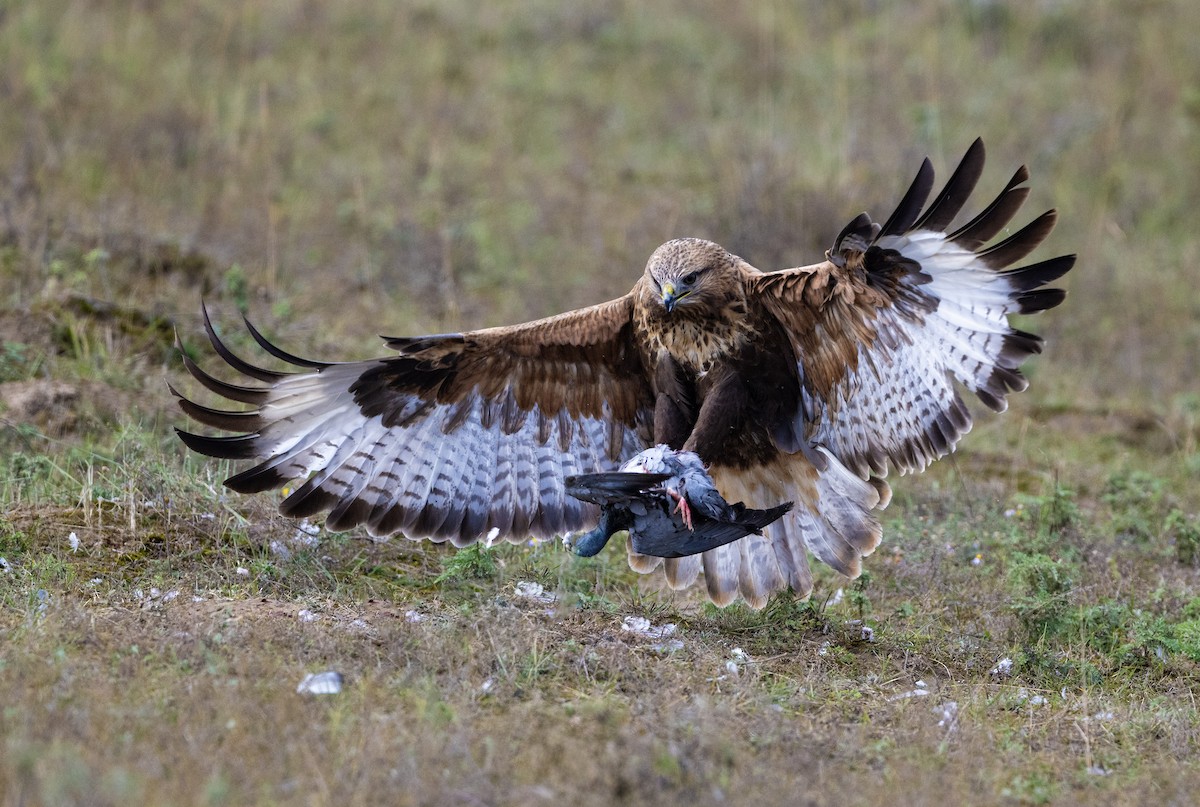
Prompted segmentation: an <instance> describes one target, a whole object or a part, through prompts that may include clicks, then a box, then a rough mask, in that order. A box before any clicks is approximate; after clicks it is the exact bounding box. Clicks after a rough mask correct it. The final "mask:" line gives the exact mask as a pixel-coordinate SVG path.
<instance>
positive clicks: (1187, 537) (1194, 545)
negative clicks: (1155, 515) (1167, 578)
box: [1164, 509, 1200, 566]
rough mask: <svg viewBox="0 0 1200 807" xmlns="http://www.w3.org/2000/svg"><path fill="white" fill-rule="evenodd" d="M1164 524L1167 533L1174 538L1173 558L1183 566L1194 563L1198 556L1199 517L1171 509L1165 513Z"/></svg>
mask: <svg viewBox="0 0 1200 807" xmlns="http://www.w3.org/2000/svg"><path fill="white" fill-rule="evenodd" d="M1164 526H1165V527H1166V530H1167V534H1168V535H1171V536H1172V537H1173V538H1174V539H1175V560H1177V561H1179V562H1180V563H1182V564H1183V565H1184V566H1193V565H1195V563H1196V559H1197V557H1198V556H1200V519H1197V518H1196V517H1195V516H1190V517H1189V516H1187V515H1184V513H1183V512H1182V511H1181V510H1179V509H1173V510H1171V512H1170V513H1169V514H1168V515H1167V520H1166V524H1165V525H1164Z"/></svg>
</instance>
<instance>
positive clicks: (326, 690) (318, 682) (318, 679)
mask: <svg viewBox="0 0 1200 807" xmlns="http://www.w3.org/2000/svg"><path fill="white" fill-rule="evenodd" d="M341 691H342V674H341V673H340V672H337V671H335V670H326V671H325V672H319V673H309V674H308V675H306V676H304V678H303V680H301V681H300V685H299V686H298V687H296V692H297V693H299V694H301V695H336V694H338V693H339V692H341Z"/></svg>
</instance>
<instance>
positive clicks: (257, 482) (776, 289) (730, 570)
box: [179, 141, 1075, 608]
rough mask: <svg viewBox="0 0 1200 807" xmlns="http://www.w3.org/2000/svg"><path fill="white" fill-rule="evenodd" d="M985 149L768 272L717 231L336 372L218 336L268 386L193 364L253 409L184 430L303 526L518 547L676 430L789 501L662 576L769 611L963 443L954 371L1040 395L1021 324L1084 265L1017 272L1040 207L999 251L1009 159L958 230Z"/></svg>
mask: <svg viewBox="0 0 1200 807" xmlns="http://www.w3.org/2000/svg"><path fill="white" fill-rule="evenodd" d="M983 164H984V148H983V144H982V142H981V141H976V142H975V143H974V144H972V146H971V147H970V149H969V150H968V151H967V153H966V155H965V156H964V157H963V159H962V162H961V163H960V164H959V166H958V168H957V169H956V170H955V171H954V173H953V174H952V175H951V177H950V179H949V180H948V181H947V183H946V185H945V187H944V188H942V190H941V191H940V192H938V193H937V194H936V195H935V196H934V197H933V201H932V202H931V203H930V204H929V205H928V207H926V202H927V200H928V199H929V196H930V192H931V191H932V189H933V167H932V164H931V163H930V162H929V160H928V159H926V160H925V161H924V163H923V164H922V165H921V168H920V170H919V171H918V173H917V176H916V179H915V180H914V181H913V183H912V185H911V186H910V187H909V189H908V191H907V192H906V193H905V194H904V196H903V198H902V199H901V201H900V203H899V205H898V206H897V207H896V210H895V212H893V213H892V214H891V216H890V217H888V218H887V219H886V220H885V221H884V223H883V224H882V225H880V224H877V223H875V222H874V221H872V219H871V218H870V217H869V216H868V215H867V214H865V213H863V214H860V215H859V216H857V217H856V218H855V219H854V220H853V221H851V222H850V223H849V224H848V225H847V226H846V227H845V228H844V229H843V230H842V231H841V233H839V234H838V236H837V238H836V239H835V240H834V243H833V246H832V247H831V248H830V249H829V250H828V251H827V253H826V256H825V260H823V261H821V262H819V263H815V264H813V265H810V266H803V267H799V268H794V269H783V270H780V271H772V272H762V271H759V270H758V269H756V268H754V267H753V266H751V265H750V264H749V263H747V262H746V261H744V260H742V259H741V258H739V257H737V256H736V255H732V254H730V253H729V252H728V251H726V250H725V249H723V248H722V247H720V246H718V245H717V244H715V243H712V242H710V241H705V240H701V239H698V238H680V239H677V240H673V241H668V242H667V243H665V244H663V245H662V246H660V247H659V248H658V249H656V250H655V251H654V253H653V254H652V255H651V256H650V259H649V261H648V262H647V264H646V268H645V272H644V273H643V274H642V276H641V278H640V279H638V281H637V282H636V283H635V284H634V286H633V289H632V290H631V291H630V292H629V293H628V294H626V295H624V296H622V297H619V298H617V299H615V300H611V301H609V302H605V303H600V304H599V305H594V306H591V307H588V308H582V309H579V310H576V311H569V312H567V313H564V314H559V315H557V316H553V317H550V318H547V319H541V320H535V321H533V322H528V323H525V324H521V325H514V326H509V327H500V328H487V329H484V330H475V331H466V332H463V333H452V334H438V335H432V336H410V337H395V338H388V339H387V341H386V344H387V346H388V347H389V348H391V350H392V351H394V353H392V354H391V355H388V356H386V357H384V358H379V359H373V360H368V361H353V362H341V363H328V362H320V361H310V360H307V359H302V358H299V357H297V356H293V355H291V354H289V353H287V352H285V351H283V350H281V349H279V348H277V347H275V346H274V345H272V344H271V343H270V342H268V341H267V340H266V339H265V338H264V337H263V336H262V335H261V334H260V333H259V332H258V331H257V330H255V329H254V328H253V327H252V326H249V323H247V327H249V328H250V334H251V335H252V336H253V338H254V339H255V340H256V341H257V342H258V344H259V345H260V346H261V347H262V349H263V350H265V351H266V352H267V353H269V354H271V355H272V356H274V357H275V358H276V359H280V360H282V361H283V362H285V363H287V364H290V365H293V368H292V370H291V371H287V372H285V371H278V370H272V369H267V368H262V367H259V366H256V365H254V364H251V363H249V362H247V361H245V360H243V359H242V358H240V357H239V356H237V355H235V354H234V353H233V352H231V351H230V350H229V349H228V348H227V347H226V346H225V345H223V344H222V343H221V341H220V340H219V339H218V338H217V335H216V333H215V332H214V330H213V327H212V325H211V323H210V322H209V319H208V315H207V313H205V316H204V320H205V328H206V330H207V332H208V336H209V338H210V340H211V342H212V345H213V348H214V349H215V350H216V352H217V354H218V355H219V356H220V357H221V358H222V359H224V360H225V362H226V363H228V364H229V365H231V367H232V368H233V369H234V370H236V371H238V372H239V373H241V374H242V375H244V376H247V377H249V378H250V379H252V380H254V381H257V382H259V383H257V384H253V385H243V384H233V383H229V382H226V381H223V380H220V379H218V378H216V377H214V376H212V375H210V374H208V373H207V372H205V371H204V370H202V369H201V368H200V367H198V366H197V365H196V364H195V363H194V362H193V361H192V360H191V359H189V358H188V357H187V356H186V355H185V356H184V357H183V361H184V364H185V366H186V368H187V369H188V371H189V372H190V373H191V374H192V375H193V376H194V377H195V378H196V379H197V380H198V381H199V382H200V383H201V384H202V385H203V386H205V387H207V388H208V389H209V390H211V391H212V392H214V393H216V394H217V395H219V396H222V397H224V398H227V399H230V400H232V401H236V402H240V403H243V404H246V405H248V406H249V408H248V409H245V410H244V411H223V410H218V409H210V408H207V407H204V406H201V405H199V404H197V403H193V402H192V401H189V400H187V399H186V398H183V397H180V400H179V403H180V405H181V407H182V408H183V410H184V411H185V412H186V413H187V414H188V415H189V416H191V417H192V418H194V419H195V420H197V421H199V422H200V423H202V424H204V425H207V426H210V427H213V428H216V429H220V430H225V431H231V432H234V433H235V434H232V435H229V436H204V435H199V434H193V433H188V432H183V431H180V437H181V438H182V439H183V441H184V442H185V443H186V444H187V445H188V446H190V447H191V448H192V449H194V450H196V451H198V452H200V453H203V454H207V455H210V456H215V457H224V458H229V459H235V460H256V461H257V464H254V465H253V466H252V467H250V468H248V469H246V470H244V471H242V472H240V473H238V474H236V475H234V476H232V477H230V478H229V479H227V480H226V481H225V484H226V485H227V486H229V487H230V488H232V489H233V490H236V491H239V492H246V493H250V492H257V491H265V490H269V489H272V488H279V487H282V486H284V485H285V484H287V483H289V482H290V481H292V480H295V481H296V483H297V487H296V488H295V490H294V491H292V492H291V493H290V494H289V495H288V496H287V497H286V498H285V499H283V501H282V503H281V504H280V510H281V511H282V512H283V513H285V514H287V515H290V516H297V517H298V516H312V515H314V514H317V513H319V512H321V511H326V510H328V511H329V513H328V516H327V517H326V525H327V527H328V528H329V529H332V530H344V529H348V528H350V527H353V526H356V525H365V526H366V529H367V530H368V531H369V532H370V533H371V534H374V535H381V536H382V535H389V534H393V533H403V534H404V535H406V536H408V537H410V538H420V537H427V538H431V539H433V540H434V541H446V540H449V541H451V542H453V543H454V544H455V545H459V546H461V545H466V544H470V543H471V542H473V541H476V540H477V539H479V538H481V537H483V536H488V535H492V536H493V537H500V536H503V537H506V538H508V539H510V540H513V541H523V540H525V539H526V538H527V537H529V536H540V537H546V538H548V537H552V536H559V535H563V534H565V533H568V532H574V531H578V530H582V529H587V528H590V527H593V526H594V525H595V524H596V523H597V519H598V517H599V512H598V510H597V508H596V506H595V505H592V504H589V503H585V502H581V501H579V500H577V499H575V498H573V497H571V496H569V495H567V492H566V489H565V484H564V480H565V479H566V477H568V476H573V475H578V474H589V473H604V472H609V471H614V470H616V469H617V468H619V466H620V465H621V464H622V463H623V462H625V461H626V460H628V459H629V458H631V457H633V456H634V455H636V454H637V453H639V452H640V451H642V450H644V449H646V448H648V447H650V446H652V445H655V444H659V443H662V444H665V445H668V446H670V447H671V448H673V449H682V450H687V451H691V452H695V453H696V454H697V455H698V456H699V457H700V459H701V460H702V461H703V462H704V463H705V464H706V465H707V466H708V468H709V472H710V473H711V475H712V479H713V480H714V482H715V483H716V486H717V489H718V490H719V491H720V493H721V495H722V496H723V497H724V498H725V499H726V500H728V501H731V502H734V501H737V502H744V503H745V505H746V506H747V507H750V508H754V509H766V508H770V507H774V506H777V505H779V504H780V503H781V502H789V501H790V502H794V503H795V506H794V507H793V508H792V510H791V511H790V512H789V513H788V514H787V515H785V516H783V517H782V518H780V519H779V520H777V521H775V522H774V523H772V524H771V525H770V526H768V527H767V528H766V529H764V530H763V534H762V535H754V534H750V535H747V536H746V537H744V538H742V539H740V540H737V541H734V542H732V543H729V544H725V545H723V546H719V547H716V548H713V549H709V550H707V551H705V552H703V553H701V554H699V555H688V556H685V557H678V558H667V559H663V558H661V557H654V556H648V555H643V554H640V553H638V552H636V551H635V549H634V547H632V546H629V545H627V548H628V550H629V563H630V565H631V566H632V567H633V568H634V569H635V570H637V571H638V572H651V571H653V570H654V569H656V568H658V567H659V566H662V568H663V570H664V572H665V575H666V581H667V583H668V584H669V585H670V586H671V587H672V588H676V589H678V588H684V587H687V586H690V585H692V584H693V583H694V582H695V581H696V580H697V579H698V578H699V577H700V575H701V574H703V578H704V583H705V587H706V589H707V594H708V596H709V598H710V599H711V600H712V601H713V602H715V603H717V604H718V605H727V604H729V603H731V602H733V601H735V600H736V599H738V598H739V597H741V598H742V599H743V600H745V601H746V602H747V603H748V604H749V605H750V606H752V607H754V608H761V607H763V606H764V605H765V604H766V603H767V600H768V598H769V597H770V596H771V595H772V594H773V593H775V592H780V591H783V590H786V589H789V588H790V589H791V590H792V591H794V592H796V594H798V595H801V596H805V595H807V594H808V593H809V592H810V590H811V588H812V576H811V573H810V571H809V566H808V559H807V555H808V553H809V552H811V553H812V554H813V555H815V556H816V557H817V558H819V559H821V560H822V561H824V562H825V563H827V564H829V565H830V566H832V567H833V568H834V569H836V570H837V571H838V572H840V573H842V574H844V575H847V576H850V577H854V576H856V575H858V574H859V572H860V570H861V568H862V565H861V564H862V558H863V557H864V556H866V555H869V554H870V553H871V552H872V551H873V550H874V549H875V547H876V546H877V545H878V543H879V541H880V537H881V526H880V522H879V520H878V518H877V515H876V512H875V511H876V510H878V509H880V508H882V507H884V506H886V504H887V502H888V501H889V499H890V497H891V489H890V487H889V486H888V483H887V482H886V481H885V479H884V477H885V476H886V474H887V473H888V472H889V470H894V471H897V472H899V473H907V472H915V471H920V470H922V469H924V468H925V466H926V465H927V464H928V463H929V462H931V461H933V460H935V459H937V458H939V457H941V456H943V455H945V454H946V453H948V452H949V451H951V450H953V449H954V447H955V445H956V444H957V442H958V440H959V438H961V437H962V436H963V434H965V433H966V432H967V430H968V429H969V428H970V426H971V415H970V413H969V411H968V409H967V407H966V405H965V404H964V402H963V399H962V397H961V395H960V392H959V390H958V388H957V387H956V384H960V385H961V386H962V387H963V388H965V389H966V390H968V391H969V392H971V393H973V394H974V395H975V397H977V398H978V399H979V400H980V401H982V402H983V404H984V405H986V406H987V407H988V408H990V409H993V410H995V411H1003V410H1004V409H1005V408H1006V406H1007V402H1006V396H1007V395H1008V393H1010V392H1014V391H1020V390H1023V389H1025V388H1026V386H1027V385H1028V382H1027V381H1026V379H1025V377H1024V376H1023V375H1022V374H1021V372H1020V370H1019V369H1018V368H1019V367H1020V365H1021V363H1022V362H1023V361H1025V359H1026V358H1028V357H1029V356H1031V355H1032V354H1035V353H1039V352H1040V351H1041V349H1042V340H1041V339H1040V338H1039V337H1037V336H1035V335H1033V334H1030V333H1026V332H1024V331H1021V330H1018V329H1016V328H1014V327H1013V326H1012V325H1011V324H1010V323H1009V321H1008V317H1009V315H1011V314H1030V313H1033V312H1036V311H1041V310H1043V309H1048V308H1052V307H1053V306H1056V305H1058V304H1059V303H1060V302H1061V301H1062V300H1063V297H1064V292H1063V291H1062V290H1060V289H1053V288H1046V287H1045V286H1046V284H1048V283H1050V282H1052V281H1054V280H1056V279H1057V278H1059V277H1061V276H1062V275H1063V274H1064V273H1066V272H1067V271H1068V270H1069V269H1070V268H1071V266H1072V265H1073V263H1074V259H1075V258H1074V256H1073V255H1065V256H1062V257H1057V258H1052V259H1049V260H1044V261H1041V262H1038V263H1033V264H1030V265H1026V266H1020V267H1013V264H1015V263H1016V262H1018V261H1020V260H1021V259H1022V258H1024V257H1025V256H1026V255H1028V254H1029V253H1030V252H1031V251H1032V250H1033V249H1034V248H1035V247H1037V246H1038V245H1039V244H1040V243H1041V242H1042V241H1043V240H1044V239H1045V238H1046V236H1047V235H1048V234H1049V233H1050V231H1051V229H1052V228H1053V226H1054V223H1055V219H1056V214H1055V212H1054V211H1049V212H1046V213H1044V214H1042V215H1041V216H1038V217H1037V218H1035V219H1033V221H1032V222H1030V223H1029V224H1027V225H1025V226H1024V227H1023V228H1021V229H1020V230H1018V231H1016V232H1014V233H1012V234H1011V235H1009V236H1008V237H1006V238H1004V239H1003V240H1000V241H998V242H997V243H992V244H989V242H990V241H992V239H993V238H994V237H995V236H996V235H997V234H999V233H1000V232H1001V230H1003V229H1004V228H1005V227H1006V226H1007V225H1008V223H1009V222H1010V221H1011V220H1012V218H1013V216H1014V215H1015V214H1016V213H1017V210H1018V208H1019V207H1020V206H1021V204H1022V203H1023V201H1024V200H1025V198H1026V196H1027V195H1028V192H1029V191H1028V188H1027V187H1026V186H1025V185H1024V183H1025V181H1026V180H1027V179H1028V171H1027V170H1026V169H1025V168H1024V167H1021V168H1020V169H1019V170H1018V171H1017V172H1016V174H1015V175H1014V176H1013V177H1012V179H1011V180H1010V181H1009V182H1008V184H1007V185H1005V186H1004V188H1003V189H1002V190H1001V191H1000V194H999V195H998V196H997V197H996V198H995V199H994V200H993V201H992V202H991V203H990V204H988V205H986V206H985V207H984V208H983V209H982V211H981V212H979V213H978V214H977V215H975V216H974V217H973V218H970V219H969V220H967V221H966V222H965V223H963V224H961V225H960V226H957V227H954V228H952V222H953V221H954V219H955V218H956V217H957V215H958V213H959V211H960V210H961V209H962V207H963V205H964V203H965V202H966V201H967V198H968V196H969V195H970V194H971V192H972V190H973V189H974V187H975V184H976V182H977V180H978V179H979V177H980V175H981V173H982V170H983Z"/></svg>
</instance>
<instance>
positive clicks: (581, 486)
mask: <svg viewBox="0 0 1200 807" xmlns="http://www.w3.org/2000/svg"><path fill="white" fill-rule="evenodd" d="M670 478H671V475H670V474H642V473H631V472H627V471H610V472H608V473H601V474H579V475H578V476H568V477H567V478H566V479H565V480H564V484H565V487H566V491H567V493H569V494H570V495H572V496H574V497H575V498H576V499H582V500H583V501H585V502H592V503H593V504H599V505H606V504H613V503H615V502H622V501H628V500H629V499H632V498H636V497H637V496H638V494H639V493H641V492H643V491H645V490H646V489H648V488H652V487H654V486H655V485H657V484H659V483H660V482H665V481H666V480H668V479H670Z"/></svg>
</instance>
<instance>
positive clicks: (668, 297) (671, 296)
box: [662, 283, 682, 314]
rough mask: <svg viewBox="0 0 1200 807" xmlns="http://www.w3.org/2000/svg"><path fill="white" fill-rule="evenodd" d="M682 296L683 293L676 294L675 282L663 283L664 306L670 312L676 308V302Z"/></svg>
mask: <svg viewBox="0 0 1200 807" xmlns="http://www.w3.org/2000/svg"><path fill="white" fill-rule="evenodd" d="M680 296H682V295H676V294H675V284H674V283H664V284H662V304H663V308H665V309H667V313H668V314H670V313H671V312H672V311H674V310H675V303H676V302H678V301H679V297H680Z"/></svg>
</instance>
